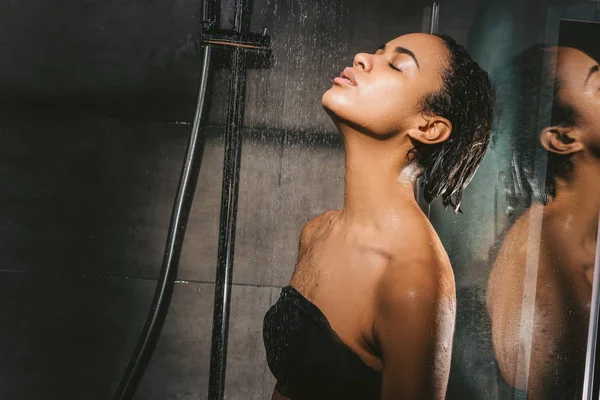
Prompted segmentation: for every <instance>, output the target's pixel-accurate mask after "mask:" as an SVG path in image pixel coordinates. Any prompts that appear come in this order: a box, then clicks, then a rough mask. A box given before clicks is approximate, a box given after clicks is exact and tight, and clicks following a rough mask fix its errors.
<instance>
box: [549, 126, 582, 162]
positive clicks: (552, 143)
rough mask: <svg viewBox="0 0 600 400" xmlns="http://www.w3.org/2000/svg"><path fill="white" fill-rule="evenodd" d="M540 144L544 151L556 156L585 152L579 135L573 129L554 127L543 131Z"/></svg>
mask: <svg viewBox="0 0 600 400" xmlns="http://www.w3.org/2000/svg"><path fill="white" fill-rule="evenodd" d="M540 144H541V145H542V147H543V148H544V149H546V150H547V151H549V152H551V153H555V154H564V155H567V154H573V153H577V152H578V151H581V150H583V147H584V146H583V143H582V142H581V141H580V140H579V133H578V132H577V131H576V130H575V129H572V128H564V127H561V126H552V127H548V128H545V129H544V130H542V133H541V135H540Z"/></svg>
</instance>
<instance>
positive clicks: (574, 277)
mask: <svg viewBox="0 0 600 400" xmlns="http://www.w3.org/2000/svg"><path fill="white" fill-rule="evenodd" d="M506 71H507V74H508V75H510V76H507V78H508V79H509V80H510V81H511V82H512V84H513V85H514V86H516V90H517V92H518V94H517V95H516V96H513V98H514V99H516V101H517V102H518V106H517V107H515V109H516V110H517V111H516V112H515V115H514V116H513V121H512V122H513V127H514V130H515V132H514V151H513V154H512V158H511V174H510V175H511V176H509V179H508V182H509V183H508V190H507V197H508V203H509V221H510V222H509V226H508V228H507V230H506V232H505V234H504V238H503V240H502V242H501V243H500V245H499V246H498V248H497V249H495V250H494V253H495V254H494V255H495V262H494V265H493V268H492V271H491V273H490V277H489V281H488V291H487V308H488V312H489V314H490V318H491V328H492V343H493V348H494V354H495V356H496V360H497V363H498V369H499V372H500V374H501V375H502V377H503V378H504V380H505V381H506V383H508V385H510V386H511V387H512V388H513V391H514V395H515V398H528V399H567V398H569V399H573V398H575V397H576V396H577V397H579V398H581V390H582V385H583V376H584V366H585V356H586V343H587V333H588V321H589V309H590V301H591V292H592V275H593V268H594V258H595V249H596V235H597V221H598V210H599V207H600V179H598V177H599V176H600V134H599V132H600V113H598V109H599V107H600V72H599V69H598V62H597V61H596V60H594V59H593V58H591V57H590V56H588V55H587V54H585V53H584V52H582V51H580V50H577V49H574V48H569V47H551V48H543V47H542V46H535V47H532V48H530V49H529V50H527V51H525V52H524V53H522V54H520V55H519V56H517V57H516V58H515V59H514V62H513V63H512V65H510V66H509V67H507V68H506ZM538 110H540V113H539V114H538ZM545 115H548V116H550V117H549V119H548V122H547V123H544V116H545Z"/></svg>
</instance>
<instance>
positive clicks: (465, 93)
mask: <svg viewBox="0 0 600 400" xmlns="http://www.w3.org/2000/svg"><path fill="white" fill-rule="evenodd" d="M435 36H437V37H439V38H440V39H442V40H443V41H444V43H445V45H446V48H447V50H448V63H447V67H446V68H445V70H444V72H443V76H442V81H443V83H442V84H443V86H442V89H441V90H440V91H438V92H436V93H431V94H429V95H427V96H426V97H425V98H424V99H423V101H422V103H421V107H422V112H424V113H426V114H430V115H439V116H441V117H444V118H447V119H448V120H449V121H450V122H451V123H452V133H451V135H450V137H449V138H448V140H446V141H444V142H442V143H439V144H435V145H416V147H415V148H414V149H413V150H411V152H410V153H411V154H414V155H415V157H416V159H417V161H418V163H419V165H420V166H421V168H422V169H423V174H422V181H421V184H422V186H423V187H424V197H425V201H427V202H428V203H431V202H432V201H433V200H434V199H435V198H436V197H438V196H442V203H443V204H444V206H451V207H452V208H453V210H454V212H456V213H458V212H460V203H461V199H462V195H463V191H464V190H465V188H466V187H467V185H468V184H469V182H470V181H471V179H472V178H473V175H474V174H475V171H476V170H477V168H478V167H479V164H480V162H481V159H482V158H483V156H484V154H485V151H486V150H487V146H488V143H489V140H490V132H491V129H492V116H493V115H492V114H493V113H492V109H493V102H494V95H493V91H492V86H491V83H490V80H489V77H488V74H487V72H485V71H484V70H483V69H481V67H479V65H478V64H477V63H476V62H475V61H473V59H472V58H471V56H470V55H469V53H468V52H467V50H466V49H465V47H464V46H462V45H460V44H458V43H456V41H455V40H454V39H452V38H451V37H449V36H447V35H444V34H435Z"/></svg>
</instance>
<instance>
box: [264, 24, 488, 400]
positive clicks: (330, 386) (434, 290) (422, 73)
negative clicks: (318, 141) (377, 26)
mask: <svg viewBox="0 0 600 400" xmlns="http://www.w3.org/2000/svg"><path fill="white" fill-rule="evenodd" d="M322 102H323V106H324V108H325V110H326V111H327V112H328V114H329V115H330V116H331V118H332V120H333V122H334V123H335V125H336V126H337V128H338V129H339V131H340V133H341V134H342V136H343V138H344V143H345V149H346V157H345V164H346V169H345V196H344V206H343V209H342V210H337V211H329V212H326V213H324V214H322V215H320V216H317V217H316V218H314V219H312V220H311V221H309V222H308V223H307V224H306V226H305V227H304V228H303V229H302V232H301V237H300V248H299V256H298V261H297V264H296V268H295V272H294V274H293V275H292V278H291V281H290V285H289V286H287V287H286V288H284V289H283V291H282V294H281V297H280V298H279V300H278V301H277V303H276V304H275V305H274V306H273V307H272V308H271V309H270V310H269V311H268V313H267V315H266V316H265V320H264V339H265V347H266V350H267V359H268V362H269V367H270V368H271V371H272V372H273V374H274V375H275V377H276V378H277V385H276V388H275V392H274V394H273V398H274V399H292V400H315V399H328V400H331V399H346V400H347V399H361V400H369V399H386V400H387V399H390V400H391V399H394V400H397V399H442V398H444V395H445V390H446V385H447V379H448V373H449V366H450V355H451V346H452V335H453V330H454V319H455V286H454V276H453V272H452V269H451V266H450V262H449V260H448V256H447V254H446V252H445V250H444V248H443V246H442V244H441V242H440V240H439V238H438V236H437V234H436V233H435V231H434V230H433V228H432V226H431V225H430V223H429V221H428V219H427V218H426V216H425V215H424V214H423V213H422V212H421V210H420V208H419V206H418V204H417V202H416V201H415V198H414V190H415V185H416V181H417V178H418V177H419V176H421V175H422V176H423V181H424V187H423V189H424V193H425V197H426V199H427V201H431V200H433V199H434V198H436V197H438V196H441V197H442V200H443V203H444V204H445V205H449V206H451V207H452V208H453V209H454V210H455V211H458V210H459V207H460V200H461V196H462V192H463V190H464V188H465V187H466V186H467V184H468V183H469V181H470V180H471V178H472V176H473V174H474V173H475V170H476V169H477V167H478V165H479V163H480V161H481V158H482V157H483V154H484V152H485V150H486V147H487V144H488V141H489V133H490V125H491V112H492V110H491V108H492V98H491V89H490V84H489V80H488V76H487V74H486V73H485V72H484V71H482V70H481V68H479V66H478V65H477V64H476V63H475V62H474V61H473V60H472V59H471V58H470V56H469V55H468V54H467V52H466V51H465V49H464V48H463V47H462V46H460V45H458V44H457V43H456V42H455V41H454V40H452V39H451V38H449V37H446V36H442V35H440V36H435V35H428V34H410V35H405V36H401V37H398V38H396V39H394V40H392V41H390V42H388V43H387V44H385V45H384V46H381V48H380V49H379V50H377V51H376V52H375V53H374V54H367V53H360V54H357V55H356V56H355V57H354V62H353V65H352V67H348V68H346V69H345V70H344V71H343V72H342V74H341V76H340V77H337V78H335V79H334V83H333V87H332V88H331V89H329V90H328V91H327V92H326V93H325V94H324V95H323V99H322Z"/></svg>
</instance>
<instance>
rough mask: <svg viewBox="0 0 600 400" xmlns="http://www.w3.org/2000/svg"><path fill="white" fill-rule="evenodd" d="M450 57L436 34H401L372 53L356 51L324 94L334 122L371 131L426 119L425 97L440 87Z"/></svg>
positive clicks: (401, 128) (384, 132) (404, 127)
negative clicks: (423, 102) (423, 108)
mask: <svg viewBox="0 0 600 400" xmlns="http://www.w3.org/2000/svg"><path fill="white" fill-rule="evenodd" d="M447 59H448V51H447V49H446V45H445V43H444V41H443V40H442V39H440V38H438V37H436V36H433V35H428V34H423V33H416V34H410V35H404V36H400V37H398V38H396V39H394V40H392V41H390V42H388V43H386V44H385V45H384V46H382V47H381V48H380V49H379V50H377V51H376V52H375V53H374V54H368V53H359V54H357V55H356V56H355V57H354V62H353V65H352V67H348V68H346V69H345V70H344V71H343V72H342V73H341V76H340V77H337V78H335V79H334V83H333V87H332V88H331V89H329V90H328V91H327V92H325V94H324V95H323V99H322V101H323V107H324V108H325V109H326V110H327V111H328V112H329V114H330V115H331V117H332V118H333V120H334V122H336V123H341V124H349V125H352V126H354V127H358V128H361V129H364V130H367V131H368V132H369V133H370V134H373V135H377V136H379V135H393V134H396V133H400V132H404V131H406V130H408V129H410V128H414V127H415V126H417V125H418V124H420V123H422V119H420V116H421V107H420V106H421V101H422V100H423V98H424V97H425V96H426V95H428V94H430V93H434V92H437V91H439V90H440V89H441V88H442V72H443V71H444V69H445V68H446V66H447Z"/></svg>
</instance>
